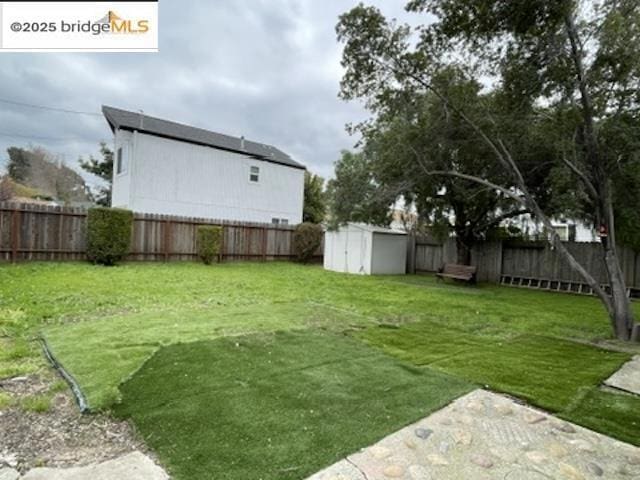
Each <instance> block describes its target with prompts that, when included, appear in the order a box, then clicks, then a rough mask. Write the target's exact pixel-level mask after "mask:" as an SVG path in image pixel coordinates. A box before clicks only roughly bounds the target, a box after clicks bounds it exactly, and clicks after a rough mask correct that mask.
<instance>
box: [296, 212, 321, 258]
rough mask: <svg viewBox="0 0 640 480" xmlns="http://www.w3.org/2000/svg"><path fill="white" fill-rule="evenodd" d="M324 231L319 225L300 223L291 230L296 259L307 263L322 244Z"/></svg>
mask: <svg viewBox="0 0 640 480" xmlns="http://www.w3.org/2000/svg"><path fill="white" fill-rule="evenodd" d="M323 236H324V231H323V229H322V226H321V225H318V224H315V223H308V222H305V223H301V224H300V225H298V226H297V227H296V230H295V231H294V232H293V250H294V252H295V254H296V257H297V258H298V260H299V261H300V262H302V263H307V262H309V261H310V260H311V258H312V257H313V254H314V253H316V250H317V249H318V248H319V247H320V245H321V244H322V238H323Z"/></svg>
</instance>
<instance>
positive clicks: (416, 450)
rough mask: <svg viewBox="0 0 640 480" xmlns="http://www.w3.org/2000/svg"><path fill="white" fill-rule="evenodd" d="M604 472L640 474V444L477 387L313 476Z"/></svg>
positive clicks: (524, 476)
mask: <svg viewBox="0 0 640 480" xmlns="http://www.w3.org/2000/svg"><path fill="white" fill-rule="evenodd" d="M356 467H357V468H356ZM598 478H602V479H611V480H631V479H636V478H640V448H637V447H634V446H632V445H628V444H626V443H623V442H620V441H617V440H614V439H612V438H609V437H607V436H605V435H601V434H598V433H595V432H592V431H590V430H587V429H585V428H582V427H579V426H577V425H573V424H570V423H567V422H565V421H563V420H559V419H557V418H555V417H553V416H551V415H548V414H546V413H545V412H541V411H538V410H535V409H533V408H530V407H526V406H523V405H520V404H518V403H516V402H515V401H513V400H512V399H510V398H507V397H505V396H502V395H498V394H495V393H491V392H487V391H484V390H475V391H473V392H471V393H469V394H467V395H465V396H464V397H461V398H459V399H458V400H456V401H455V402H453V403H452V404H451V405H449V406H448V407H445V408H443V409H442V410H440V411H438V412H436V413H434V414H432V415H430V416H429V417H427V418H424V419H422V420H420V421H419V422H417V423H415V424H413V425H410V426H408V427H406V428H403V429H402V430H399V431H398V432H396V433H393V434H391V435H389V436H388V437H386V438H384V439H382V440H381V441H380V442H378V443H376V444H375V445H372V446H370V447H368V448H365V449H363V450H361V451H360V452H358V453H355V454H353V455H350V456H349V457H347V459H345V460H342V461H340V462H338V463H336V464H335V465H333V466H331V467H329V468H327V469H325V470H323V471H322V472H320V473H318V474H316V475H314V476H312V477H310V478H309V479H308V480H362V479H367V480H390V479H399V480H436V479H438V480H459V479H473V480H497V479H500V480H545V479H547V480H548V479H553V480H588V479H598Z"/></svg>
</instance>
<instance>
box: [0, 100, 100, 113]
mask: <svg viewBox="0 0 640 480" xmlns="http://www.w3.org/2000/svg"><path fill="white" fill-rule="evenodd" d="M0 102H2V103H8V104H9V105H17V106H19V107H28V108H36V109H38V110H49V111H52V112H60V113H73V114H76V115H91V116H95V117H101V116H102V114H101V113H96V112H84V111H81V110H69V109H66V108H57V107H48V106H46V105H34V104H32V103H24V102H16V101H14V100H7V99H6V98H0Z"/></svg>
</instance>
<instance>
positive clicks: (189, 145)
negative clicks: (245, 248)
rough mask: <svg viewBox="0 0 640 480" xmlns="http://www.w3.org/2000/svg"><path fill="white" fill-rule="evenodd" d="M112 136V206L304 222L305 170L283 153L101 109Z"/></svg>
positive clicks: (270, 220) (253, 219) (166, 212)
mask: <svg viewBox="0 0 640 480" xmlns="http://www.w3.org/2000/svg"><path fill="white" fill-rule="evenodd" d="M102 112H103V114H104V116H105V118H106V120H107V122H108V123H109V126H110V127H111V130H112V131H113V134H114V137H115V145H114V169H113V192H112V198H111V205H112V206H113V207H121V208H127V209H129V210H133V211H135V212H142V213H157V214H168V215H180V216H189V217H203V218H214V219H223V220H237V221H248V222H268V223H278V224H296V223H300V222H302V207H303V200H304V172H305V167H304V166H303V165H301V164H299V163H297V162H295V161H294V160H293V159H292V158H291V157H289V155H287V154H286V153H284V152H282V151H281V150H279V149H277V148H275V147H272V146H270V145H265V144H262V143H256V142H251V141H249V140H245V139H244V138H243V137H241V138H236V137H230V136H228V135H222V134H220V133H215V132H211V131H208V130H203V129H200V128H195V127H190V126H188V125H183V124H180V123H175V122H170V121H167V120H162V119H159V118H155V117H150V116H148V115H144V114H142V113H136V112H129V111H126V110H120V109H117V108H112V107H107V106H103V107H102Z"/></svg>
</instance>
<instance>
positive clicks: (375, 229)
mask: <svg viewBox="0 0 640 480" xmlns="http://www.w3.org/2000/svg"><path fill="white" fill-rule="evenodd" d="M348 225H350V226H352V227H355V228H358V229H360V230H364V231H365V232H371V233H382V234H385V235H406V234H407V232H404V231H402V230H395V229H393V228H387V227H379V226H377V225H369V224H368V223H349V224H348Z"/></svg>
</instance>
